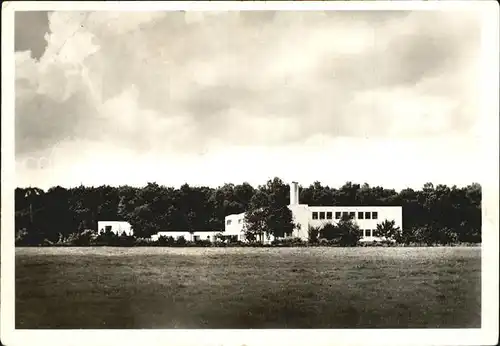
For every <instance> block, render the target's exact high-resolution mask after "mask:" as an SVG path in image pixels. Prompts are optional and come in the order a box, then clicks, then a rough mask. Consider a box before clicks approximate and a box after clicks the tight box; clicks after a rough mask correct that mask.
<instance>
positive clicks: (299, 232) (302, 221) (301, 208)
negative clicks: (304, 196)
mask: <svg viewBox="0 0 500 346" xmlns="http://www.w3.org/2000/svg"><path fill="white" fill-rule="evenodd" d="M288 208H289V209H290V210H291V212H292V215H293V222H294V223H295V224H298V225H300V226H299V227H296V228H295V230H294V231H293V234H292V236H293V237H297V238H300V239H302V240H307V239H308V238H309V214H310V211H309V207H308V205H307V204H295V205H289V206H288Z"/></svg>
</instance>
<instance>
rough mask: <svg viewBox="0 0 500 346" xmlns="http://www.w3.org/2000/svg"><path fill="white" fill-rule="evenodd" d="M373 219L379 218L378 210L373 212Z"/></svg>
mask: <svg viewBox="0 0 500 346" xmlns="http://www.w3.org/2000/svg"><path fill="white" fill-rule="evenodd" d="M372 219H373V220H377V219H378V212H376V211H374V212H372Z"/></svg>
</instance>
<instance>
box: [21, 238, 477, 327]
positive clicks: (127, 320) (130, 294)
mask: <svg viewBox="0 0 500 346" xmlns="http://www.w3.org/2000/svg"><path fill="white" fill-rule="evenodd" d="M480 251H481V250H480V248H456V247H455V248H267V249H264V248H206V249H203V248H104V247H102V248H18V249H16V328H406V327H410V328H438V327H442V328H455V327H460V328H464V327H474V328H475V327H480V323H481V318H480V307H481V301H480V292H481V283H480V276H481V255H480V254H481V252H480Z"/></svg>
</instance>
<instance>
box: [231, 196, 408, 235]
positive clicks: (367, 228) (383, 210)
mask: <svg viewBox="0 0 500 346" xmlns="http://www.w3.org/2000/svg"><path fill="white" fill-rule="evenodd" d="M288 208H289V209H290V210H291V211H292V215H293V222H295V223H298V224H300V229H295V230H294V232H293V234H292V237H298V238H301V239H302V240H304V241H306V240H308V238H309V227H310V226H311V227H321V226H322V225H324V224H326V223H333V224H335V223H337V222H338V221H339V219H336V216H337V215H336V213H338V212H340V213H341V215H340V216H342V213H344V212H347V213H353V212H354V213H355V215H354V219H353V220H354V222H355V223H356V224H358V226H359V228H360V229H361V230H363V234H362V236H363V237H362V239H361V240H360V241H374V240H381V239H380V238H377V237H374V236H373V233H374V232H375V230H376V229H377V225H378V224H379V223H382V222H383V221H385V220H388V221H394V222H395V226H396V227H399V228H400V229H403V208H402V207H400V206H396V207H381V206H377V207H375V206H362V207H352V206H351V207H342V206H314V207H312V206H308V205H307V204H293V205H289V206H288ZM313 212H316V213H318V219H313ZM321 212H324V213H325V219H320V216H321V215H320V213H321ZM328 212H330V213H332V219H330V220H328V219H326V216H327V213H328ZM359 212H362V213H363V219H360V218H359V214H358V213H359ZM374 212H375V213H377V215H376V216H377V218H376V219H373V218H372V217H373V213H374ZM366 213H370V219H366V218H365V216H366V215H365V214H366ZM244 216H245V214H244V213H241V214H233V215H228V216H226V218H225V232H224V233H223V234H225V235H237V236H238V240H242V241H244V240H245V238H244V234H243V220H244ZM240 220H241V221H240ZM228 221H230V222H229V223H228Z"/></svg>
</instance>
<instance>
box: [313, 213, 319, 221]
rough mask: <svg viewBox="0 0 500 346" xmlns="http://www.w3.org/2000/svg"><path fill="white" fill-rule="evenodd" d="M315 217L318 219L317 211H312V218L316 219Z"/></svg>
mask: <svg viewBox="0 0 500 346" xmlns="http://www.w3.org/2000/svg"><path fill="white" fill-rule="evenodd" d="M317 219H318V212H316V211H313V220H317Z"/></svg>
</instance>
